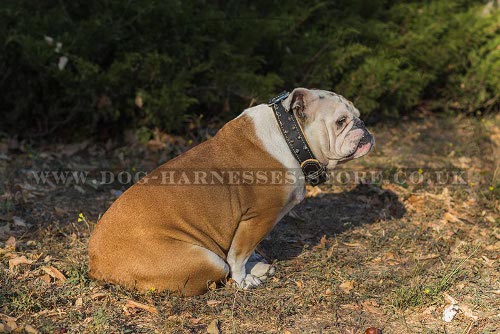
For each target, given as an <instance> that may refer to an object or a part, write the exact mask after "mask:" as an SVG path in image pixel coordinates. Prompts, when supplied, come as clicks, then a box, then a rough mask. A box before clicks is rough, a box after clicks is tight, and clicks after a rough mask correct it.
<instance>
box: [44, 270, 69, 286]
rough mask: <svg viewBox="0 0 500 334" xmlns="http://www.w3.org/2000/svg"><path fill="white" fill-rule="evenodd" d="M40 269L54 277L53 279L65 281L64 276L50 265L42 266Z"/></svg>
mask: <svg viewBox="0 0 500 334" xmlns="http://www.w3.org/2000/svg"><path fill="white" fill-rule="evenodd" d="M42 270H43V271H45V272H46V273H47V274H49V275H50V276H52V277H54V278H55V279H58V280H60V281H61V282H66V277H65V276H64V275H63V274H62V273H61V272H60V271H59V270H57V269H56V268H54V267H52V266H47V267H42Z"/></svg>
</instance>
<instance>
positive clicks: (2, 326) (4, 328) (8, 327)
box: [0, 313, 17, 333]
mask: <svg viewBox="0 0 500 334" xmlns="http://www.w3.org/2000/svg"><path fill="white" fill-rule="evenodd" d="M0 320H1V321H2V322H0V333H10V332H13V331H15V330H16V329H17V323H16V321H17V319H16V318H13V317H9V316H8V315H5V314H2V313H0Z"/></svg>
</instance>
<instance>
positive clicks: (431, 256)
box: [415, 254, 440, 261]
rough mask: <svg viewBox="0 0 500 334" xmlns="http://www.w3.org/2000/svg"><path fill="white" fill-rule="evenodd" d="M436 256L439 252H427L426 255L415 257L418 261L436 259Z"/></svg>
mask: <svg viewBox="0 0 500 334" xmlns="http://www.w3.org/2000/svg"><path fill="white" fill-rule="evenodd" d="M438 257H440V255H439V254H427V255H420V256H417V257H416V258H415V259H416V260H419V261H425V260H432V259H437V258H438Z"/></svg>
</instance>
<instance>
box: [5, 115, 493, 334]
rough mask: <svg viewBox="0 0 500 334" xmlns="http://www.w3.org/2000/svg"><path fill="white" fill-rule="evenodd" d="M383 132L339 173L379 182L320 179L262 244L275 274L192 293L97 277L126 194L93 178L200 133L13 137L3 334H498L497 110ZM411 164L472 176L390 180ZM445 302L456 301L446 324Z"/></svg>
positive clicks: (161, 156) (150, 158)
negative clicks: (96, 244) (91, 264)
mask: <svg viewBox="0 0 500 334" xmlns="http://www.w3.org/2000/svg"><path fill="white" fill-rule="evenodd" d="M372 130H373V132H374V134H375V137H376V141H377V144H376V148H375V149H374V151H373V152H372V153H370V155H369V156H367V157H366V158H363V159H362V160H359V161H355V162H351V163H349V164H348V165H347V164H346V165H345V166H343V168H344V170H353V169H358V170H383V171H384V173H386V174H387V178H384V181H383V182H362V183H361V184H353V183H352V182H347V183H346V184H335V185H325V186H321V187H320V188H315V189H309V197H308V198H306V200H304V202H303V203H301V204H300V205H299V206H298V207H296V208H295V209H294V210H293V211H292V212H291V213H290V214H289V215H287V216H286V217H285V218H284V219H283V220H282V221H281V222H280V223H279V224H278V225H277V226H276V228H275V229H274V231H273V232H272V233H271V235H270V236H269V237H268V238H267V239H266V240H264V241H263V243H262V244H261V245H260V247H259V250H260V252H261V254H263V255H264V256H266V257H267V258H268V259H269V260H271V261H273V262H274V264H275V266H276V269H277V271H276V274H275V275H274V277H272V278H270V280H269V281H268V282H266V283H265V284H263V285H262V286H260V287H258V288H256V289H252V290H246V291H241V290H237V289H236V288H235V287H234V286H232V285H230V284H229V285H227V286H218V287H216V288H214V289H213V290H211V291H209V292H208V293H207V294H205V295H203V296H198V297H191V298H180V297H175V296H171V295H169V294H168V293H159V292H155V291H150V292H148V293H144V294H141V293H137V292H133V291H127V290H125V289H122V288H120V287H117V286H113V285H101V284H99V283H97V282H94V281H92V280H90V279H89V277H88V275H87V254H86V249H87V242H88V238H89V234H90V232H91V231H92V229H93V227H94V226H95V224H96V222H97V220H98V219H99V216H100V215H102V214H103V213H104V211H105V210H106V209H107V207H108V206H109V205H110V204H111V203H112V202H113V200H114V199H115V198H116V197H117V196H118V195H119V194H120V192H121V191H123V190H124V189H125V188H126V186H123V185H120V184H117V183H116V182H115V183H113V184H109V185H100V184H99V183H98V182H97V183H96V182H93V181H92V178H97V176H98V174H97V172H98V171H100V170H109V171H114V172H118V171H122V170H125V171H131V172H136V171H141V170H144V171H149V170H151V169H153V168H154V167H155V166H157V165H158V164H159V163H161V162H163V161H165V160H167V159H168V158H170V157H171V156H173V155H175V154H177V153H178V152H179V151H182V150H183V149H185V148H186V147H187V146H189V145H191V144H192V143H191V142H190V141H187V142H186V141H183V140H182V139H180V138H174V137H170V136H166V135H162V134H160V133H157V136H156V138H155V139H154V140H152V141H150V142H149V143H148V144H146V145H145V144H140V143H133V138H132V139H131V141H130V143H128V144H127V145H117V144H115V143H112V142H109V143H107V144H105V145H96V144H89V143H82V144H74V145H51V146H41V147H35V146H30V145H28V144H26V143H19V142H17V141H16V140H7V139H5V140H3V141H2V142H1V143H0V180H1V183H0V284H1V286H0V287H1V288H0V332H2V331H5V332H10V331H12V332H16V333H17V332H27V333H37V332H38V333H207V332H208V333H364V331H365V329H366V328H368V327H372V326H373V327H377V328H380V329H382V330H383V332H384V333H464V334H466V333H498V332H499V330H500V329H499V328H500V302H499V300H500V297H499V294H500V286H499V278H500V275H499V274H500V271H499V269H500V262H499V261H500V255H499V254H500V253H499V251H500V211H499V210H500V209H499V197H500V196H499V195H500V189H499V188H500V178H499V175H498V174H499V173H500V171H499V158H500V117H497V118H493V117H491V116H490V117H486V118H484V119H482V120H479V119H470V118H464V117H454V118H438V117H436V116H432V115H430V114H425V113H423V114H421V115H419V116H418V117H415V118H413V119H411V120H408V119H405V120H402V121H401V122H400V123H398V124H390V125H379V126H377V127H374V128H373V129H372ZM495 159H496V160H495ZM405 168H411V170H412V171H414V172H415V171H416V174H415V173H414V175H416V176H417V177H418V175H423V176H426V174H427V173H428V172H429V171H431V172H432V171H436V170H448V171H449V170H462V171H465V174H463V176H464V180H465V184H462V183H460V182H458V184H452V183H453V182H447V183H446V184H439V183H438V182H437V181H435V180H432V179H427V177H426V178H425V182H423V183H417V182H396V181H395V180H394V179H391V175H394V174H395V173H396V172H397V171H400V170H403V171H405V170H406V169H405ZM39 170H62V171H67V170H84V171H90V176H89V179H87V181H86V182H85V184H75V183H74V182H69V183H68V184H67V185H58V184H55V183H54V182H49V183H47V184H45V185H43V184H37V183H36V182H34V179H33V173H32V172H33V171H39ZM406 171H407V170H406ZM453 305H454V306H453ZM447 307H454V308H455V309H456V310H457V311H458V312H457V314H456V315H455V316H454V318H453V320H451V321H450V322H445V321H443V319H442V317H443V312H444V311H445V308H447Z"/></svg>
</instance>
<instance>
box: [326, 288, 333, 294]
mask: <svg viewBox="0 0 500 334" xmlns="http://www.w3.org/2000/svg"><path fill="white" fill-rule="evenodd" d="M331 294H332V289H330V288H328V289H326V291H325V295H327V296H329V295H331Z"/></svg>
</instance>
